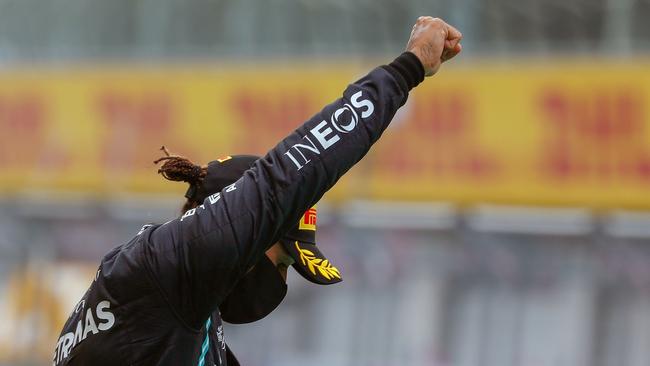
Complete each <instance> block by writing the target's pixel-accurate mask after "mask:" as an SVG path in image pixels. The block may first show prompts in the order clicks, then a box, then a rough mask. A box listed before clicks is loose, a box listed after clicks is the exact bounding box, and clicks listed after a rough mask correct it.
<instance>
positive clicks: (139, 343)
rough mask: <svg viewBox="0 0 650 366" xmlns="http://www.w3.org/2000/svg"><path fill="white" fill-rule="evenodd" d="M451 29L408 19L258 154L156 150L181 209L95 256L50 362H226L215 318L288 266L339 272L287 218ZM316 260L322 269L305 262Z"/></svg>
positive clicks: (439, 49)
mask: <svg viewBox="0 0 650 366" xmlns="http://www.w3.org/2000/svg"><path fill="white" fill-rule="evenodd" d="M461 38H462V36H461V34H460V32H458V31H457V30H456V29H454V28H453V27H451V26H449V25H448V24H446V23H445V22H443V21H442V20H440V19H434V18H431V17H420V18H418V20H417V22H416V23H415V25H414V27H413V30H412V32H411V36H410V39H409V41H408V43H407V46H406V52H404V53H403V54H402V55H400V56H399V57H397V58H396V59H395V60H394V61H393V62H391V63H390V64H389V65H385V66H381V67H378V68H376V69H374V70H372V71H371V72H370V73H369V74H368V75H366V76H365V77H363V78H361V79H360V80H358V81H357V82H355V83H353V84H351V85H350V86H349V87H348V88H347V89H346V90H345V91H344V93H343V97H342V98H340V99H338V100H336V101H335V102H334V103H332V104H330V105H328V106H326V107H325V108H324V109H323V110H322V111H321V112H319V113H318V114H316V115H315V116H314V117H312V118H311V119H310V120H309V121H307V122H305V124H303V125H302V126H301V127H299V128H298V129H297V130H296V131H294V132H293V133H292V134H290V135H289V136H287V137H286V138H285V139H283V140H282V141H280V143H279V144H278V145H277V146H276V147H275V148H273V149H272V150H270V151H269V152H268V153H267V155H266V156H264V157H262V158H260V159H255V158H250V159H248V160H246V159H245V158H242V157H236V158H235V157H233V158H232V159H226V160H223V161H221V162H220V161H215V162H213V163H210V164H209V165H208V166H207V167H199V166H195V165H193V164H191V163H189V161H186V160H183V159H181V158H178V157H167V158H163V161H165V163H164V164H163V166H162V167H161V168H160V172H161V173H162V174H163V175H164V176H166V177H168V178H170V179H173V180H185V181H187V182H188V183H190V189H189V190H188V193H187V194H186V196H187V197H188V205H187V207H186V208H188V210H187V211H186V212H185V213H184V214H183V215H182V216H181V217H179V218H177V219H175V220H171V221H169V222H167V223H165V224H162V225H146V226H145V227H143V228H142V230H141V231H140V232H139V233H138V234H137V235H136V237H135V238H133V239H132V240H131V241H130V242H128V243H126V244H124V245H121V246H118V247H117V248H115V249H113V250H112V251H111V252H109V253H108V254H107V255H106V256H105V257H104V258H103V259H102V261H101V264H100V266H99V269H98V270H97V274H96V276H95V279H94V281H93V283H92V284H91V285H90V288H89V289H88V290H87V291H86V293H85V294H84V296H83V298H82V299H81V301H80V302H79V303H78V304H77V306H76V307H75V309H74V310H73V311H72V314H71V315H70V318H69V319H68V321H67V322H66V324H65V326H64V328H63V331H62V332H61V336H60V338H59V340H58V342H57V344H56V347H55V352H54V360H53V361H54V365H199V366H202V365H220V366H222V365H229V366H233V365H238V363H237V360H236V359H235V358H234V356H233V355H232V353H231V352H230V351H229V350H228V348H227V346H226V344H225V342H224V337H223V329H222V327H221V319H222V316H223V319H225V320H230V321H233V322H248V321H255V320H258V319H260V318H261V317H264V316H266V315H267V314H268V313H269V312H270V311H272V310H273V309H274V308H275V306H277V305H278V304H279V302H280V301H281V300H282V298H283V297H284V294H285V293H286V283H285V279H286V269H287V267H288V265H289V264H292V263H295V264H296V266H295V267H296V268H299V270H300V271H302V272H305V273H311V274H307V275H306V276H307V277H308V278H309V277H312V279H313V278H321V279H320V280H322V279H323V278H324V279H325V280H323V281H324V282H328V283H329V282H337V281H338V280H340V274H339V273H338V270H336V269H334V270H332V269H331V268H333V267H331V266H327V265H325V266H323V262H324V261H325V259H324V257H322V258H317V254H316V253H315V252H314V251H311V250H308V249H307V251H306V252H305V251H304V250H305V247H306V246H308V245H313V244H314V243H315V241H314V240H313V237H311V238H309V237H307V236H304V237H302V236H300V232H301V229H300V224H297V223H299V219H301V218H302V220H301V221H304V220H305V216H304V215H305V212H306V211H307V210H308V209H309V208H311V207H313V205H314V204H315V203H316V202H317V201H318V200H319V199H320V198H321V197H322V195H323V194H324V193H325V192H326V191H327V190H328V189H329V188H331V187H332V186H333V185H334V184H335V183H336V181H337V180H338V179H339V178H340V177H341V175H343V174H344V173H345V172H346V171H347V170H348V169H350V168H351V167H352V166H353V165H354V164H355V163H357V162H358V161H359V160H360V159H361V158H362V157H363V156H364V155H365V154H366V153H367V152H368V150H369V149H370V146H371V145H372V144H373V143H374V142H375V141H377V139H379V137H380V136H381V134H382V133H383V131H384V130H385V129H386V127H387V126H388V124H389V122H390V121H391V119H392V118H393V116H394V114H395V112H396V111H397V109H398V108H399V107H401V106H402V105H403V104H404V103H405V102H406V99H407V96H408V92H409V91H410V89H412V88H414V87H415V86H417V85H418V84H419V83H420V82H421V81H422V80H423V79H424V76H431V75H433V74H435V73H436V72H437V71H438V69H439V67H440V65H441V64H442V62H444V61H447V60H449V59H451V58H452V57H454V56H456V55H457V54H458V53H460V51H461V45H460V40H461ZM242 159H243V160H242ZM235 163H236V164H241V165H240V166H238V167H232V169H227V167H228V166H230V164H235ZM242 171H244V173H243V175H242V176H241V177H239V178H238V179H237V178H236V177H232V176H227V175H228V174H230V173H232V172H237V173H236V175H239V173H241V172H242ZM224 177H225V179H223V180H222V179H221V178H224ZM232 179H237V180H236V182H234V183H232V184H227V185H226V184H224V180H232ZM307 215H308V217H307V219H306V220H307V223H309V222H310V220H311V219H310V218H309V215H313V213H312V214H310V213H307ZM296 225H298V227H297V228H296ZM302 231H303V232H308V231H305V230H304V228H303V230H302ZM292 243H293V245H291V244H292ZM313 248H315V246H313V247H312V249H313ZM294 249H295V250H294ZM301 249H302V250H301ZM292 251H293V252H292ZM300 253H302V255H303V256H304V257H305V258H302V259H301V254H300ZM318 255H319V256H320V254H318ZM307 257H308V258H309V259H310V260H309V261H308V260H306V258H307ZM303 259H304V263H305V264H303ZM319 259H320V261H319ZM310 261H311V262H310ZM316 262H318V263H319V264H320V267H319V268H324V272H323V273H320V270H318V269H317V268H316V267H314V268H313V271H312V268H311V266H310V265H309V264H307V263H311V265H312V266H313V265H314V264H315V263H316ZM328 264H329V263H328ZM325 274H327V276H329V277H330V278H329V279H327V278H326V277H327V276H326V275H325Z"/></svg>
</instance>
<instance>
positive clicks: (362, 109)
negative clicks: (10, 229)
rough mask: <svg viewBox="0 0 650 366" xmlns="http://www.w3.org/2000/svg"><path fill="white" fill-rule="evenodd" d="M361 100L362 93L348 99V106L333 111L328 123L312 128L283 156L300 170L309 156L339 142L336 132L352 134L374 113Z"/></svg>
mask: <svg viewBox="0 0 650 366" xmlns="http://www.w3.org/2000/svg"><path fill="white" fill-rule="evenodd" d="M362 98H363V92H361V91H359V92H356V93H354V94H353V95H352V97H351V98H350V104H348V103H345V104H343V107H341V108H339V109H337V110H336V111H334V113H332V116H331V117H330V120H329V121H327V120H323V121H321V122H320V123H319V124H317V125H316V126H314V127H312V128H311V129H310V130H309V134H308V135H305V136H303V138H302V139H303V141H302V142H301V143H297V144H293V145H292V146H291V147H290V148H289V150H288V151H287V152H285V153H284V155H286V156H287V157H288V158H289V159H290V160H291V162H292V163H293V164H294V165H295V166H296V168H298V170H300V169H302V168H303V167H304V166H305V165H307V164H308V163H309V162H310V161H311V159H310V158H309V155H313V154H316V155H320V153H321V151H324V150H327V149H329V148H330V147H331V146H332V145H334V144H336V143H337V142H339V141H340V140H341V136H339V134H338V133H337V132H339V133H342V134H348V133H350V132H352V131H353V130H354V129H355V128H356V127H357V125H358V124H359V121H360V120H362V119H366V118H368V117H370V116H371V115H372V114H373V112H374V111H375V105H374V104H372V102H371V101H370V100H369V99H362ZM359 114H361V116H359ZM328 122H329V123H328ZM330 126H331V127H330ZM332 128H333V129H332ZM335 130H336V131H335ZM312 138H313V139H314V140H315V141H314V140H312ZM316 143H318V144H316ZM305 154H307V155H305Z"/></svg>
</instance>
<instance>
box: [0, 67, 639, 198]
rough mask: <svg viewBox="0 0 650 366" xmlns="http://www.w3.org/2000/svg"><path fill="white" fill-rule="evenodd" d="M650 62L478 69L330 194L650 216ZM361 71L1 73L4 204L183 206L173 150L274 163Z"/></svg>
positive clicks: (405, 121)
mask: <svg viewBox="0 0 650 366" xmlns="http://www.w3.org/2000/svg"><path fill="white" fill-rule="evenodd" d="M649 67H650V62H648V63H645V62H636V63H635V62H628V63H611V64H608V63H593V62H582V63H581V62H569V61H564V62H563V63H557V64H554V65H552V66H541V65H537V64H533V63H524V62H520V63H517V64H511V65H507V66H499V65H490V64H466V65H463V66H461V67H456V68H446V69H443V70H442V72H441V74H440V75H439V76H436V77H435V78H434V79H432V80H429V81H427V82H426V83H424V84H423V85H422V86H420V87H418V88H417V90H416V91H414V92H413V93H412V94H411V97H410V100H409V102H408V103H407V105H406V106H405V107H404V108H403V109H402V110H401V111H400V112H399V113H398V115H397V117H396V118H395V121H394V123H393V125H392V126H391V127H390V129H389V132H387V133H386V134H385V135H384V137H383V138H382V140H381V141H380V142H379V143H378V144H377V145H376V146H375V147H374V148H373V150H372V152H371V153H370V154H369V155H368V156H367V158H366V159H365V160H364V161H363V162H362V163H360V164H359V165H358V166H357V167H356V168H355V169H353V171H352V172H351V173H350V174H349V175H348V176H346V177H345V178H344V179H342V181H341V182H340V183H339V185H338V186H337V187H336V188H335V189H334V190H333V191H332V192H331V193H330V194H328V198H330V199H331V200H339V201H340V200H345V199H349V198H365V199H389V200H446V201H453V202H458V203H461V204H472V203H476V202H496V203H511V204H518V203H522V204H548V205H586V206H590V207H594V208H611V207H626V208H645V209H648V208H650V73H648V72H647V70H648V68H649ZM356 75H360V69H359V68H355V67H352V66H351V65H336V66H332V67H330V68H315V67H311V68H310V67H303V66H295V67H294V66H286V65H284V66H282V65H280V64H278V65H277V66H273V67H268V66H267V67H264V68H263V69H257V68H254V67H252V66H251V67H246V66H234V65H231V66H224V65H222V66H219V67H208V66H201V65H194V66H190V65H188V66H186V67H176V66H174V67H167V68H157V69H156V68H154V69H149V68H148V69H138V68H136V67H133V68H124V69H121V68H115V67H114V68H90V69H82V70H75V71H64V70H41V71H34V70H29V71H13V72H10V71H4V72H2V73H0V190H1V191H2V192H3V193H4V194H13V193H17V192H23V191H30V190H45V191H51V192H59V191H81V192H87V193H91V194H94V195H99V196H101V197H108V196H110V195H111V194H118V193H124V192H135V193H167V192H173V193H178V194H179V197H180V195H181V193H182V192H184V187H183V186H182V185H180V184H175V183H171V182H166V181H164V180H163V179H162V177H160V176H158V175H157V174H156V167H155V166H154V165H153V164H152V162H153V160H155V159H156V158H157V157H159V156H161V152H160V151H159V148H160V146H161V145H165V146H167V147H168V148H169V149H170V150H171V151H172V152H174V153H178V154H180V155H184V156H188V157H190V158H191V159H193V160H195V161H197V162H204V163H205V162H207V161H209V160H214V159H216V158H218V157H221V156H224V155H228V154H235V153H256V154H263V153H264V152H265V151H266V150H268V149H269V148H271V147H273V146H274V145H275V143H276V142H277V141H278V140H279V139H281V138H282V137H283V136H285V135H286V134H288V133H289V132H291V131H292V130H293V129H294V128H295V127H296V126H298V125H299V124H300V123H301V122H302V121H303V120H305V119H306V118H308V117H309V116H310V115H311V114H313V113H315V112H317V111H319V110H320V108H321V107H322V106H324V105H325V104H326V103H328V102H329V101H331V100H332V99H334V98H336V97H337V96H339V95H340V94H341V92H342V91H343V89H344V88H345V86H346V85H347V83H348V82H349V81H350V80H352V78H353V77H354V76H356Z"/></svg>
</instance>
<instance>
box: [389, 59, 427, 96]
mask: <svg viewBox="0 0 650 366" xmlns="http://www.w3.org/2000/svg"><path fill="white" fill-rule="evenodd" d="M385 68H386V69H387V70H388V71H390V72H391V74H393V75H395V76H396V77H398V78H400V79H401V80H402V81H403V82H404V84H405V86H406V88H407V89H408V90H411V89H413V88H415V87H416V86H418V84H420V83H421V82H422V81H423V80H424V66H423V65H422V62H421V61H420V59H419V58H418V57H417V55H416V54H414V53H413V52H410V51H405V52H403V53H402V54H401V55H399V56H398V57H397V58H395V60H393V62H391V63H390V64H388V65H386V66H385Z"/></svg>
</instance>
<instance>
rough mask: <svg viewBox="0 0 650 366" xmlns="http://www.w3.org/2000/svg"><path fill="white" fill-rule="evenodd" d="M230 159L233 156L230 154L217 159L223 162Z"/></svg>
mask: <svg viewBox="0 0 650 366" xmlns="http://www.w3.org/2000/svg"><path fill="white" fill-rule="evenodd" d="M230 159H232V156H230V155H228V156H224V157H223V158H219V159H217V161H218V162H220V163H223V162H224V161H228V160H230Z"/></svg>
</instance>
